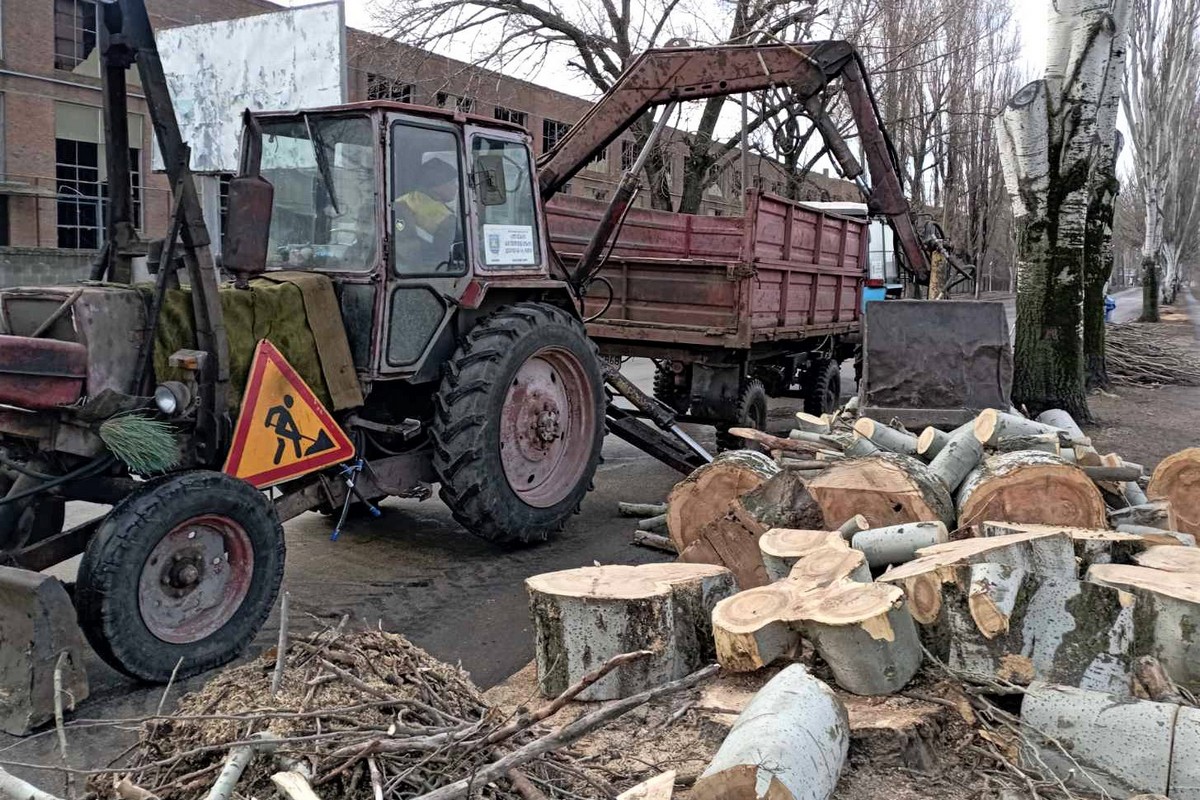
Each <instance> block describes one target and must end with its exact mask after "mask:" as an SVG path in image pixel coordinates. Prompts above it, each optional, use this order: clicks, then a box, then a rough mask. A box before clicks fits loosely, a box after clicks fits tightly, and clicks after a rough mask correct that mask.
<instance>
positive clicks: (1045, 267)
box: [997, 0, 1130, 420]
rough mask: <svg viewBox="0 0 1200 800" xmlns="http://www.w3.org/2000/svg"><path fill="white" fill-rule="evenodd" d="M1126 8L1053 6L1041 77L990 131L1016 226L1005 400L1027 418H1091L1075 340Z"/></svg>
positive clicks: (1090, 2) (1079, 342)
mask: <svg viewBox="0 0 1200 800" xmlns="http://www.w3.org/2000/svg"><path fill="white" fill-rule="evenodd" d="M1129 2H1130V0H1108V2H1104V1H1103V0H1058V2H1056V3H1054V4H1053V5H1052V6H1051V7H1050V9H1049V12H1048V13H1049V26H1048V29H1049V42H1048V45H1049V46H1048V48H1047V63H1046V71H1045V75H1044V77H1043V78H1042V79H1041V80H1037V81H1034V82H1032V83H1030V84H1028V85H1027V86H1025V87H1024V88H1023V89H1021V90H1020V91H1019V92H1017V94H1016V95H1015V96H1014V97H1013V98H1012V100H1011V101H1010V102H1009V104H1008V107H1007V108H1006V109H1005V111H1004V113H1003V114H1002V115H1001V117H1000V118H999V119H998V121H997V126H998V132H999V137H1000V156H1001V161H1002V165H1003V168H1004V177H1005V184H1006V185H1007V188H1008V192H1009V196H1010V199H1011V200H1012V204H1013V209H1014V213H1015V215H1016V217H1017V218H1018V219H1019V224H1020V226H1021V230H1020V235H1019V240H1018V241H1019V253H1018V280H1017V338H1016V374H1015V376H1014V381H1013V400H1014V402H1016V403H1018V404H1024V405H1026V406H1028V408H1029V410H1030V411H1033V412H1035V413H1036V412H1040V411H1043V410H1045V409H1047V408H1062V409H1065V410H1066V411H1068V412H1070V413H1071V414H1072V415H1073V416H1074V417H1075V418H1076V419H1081V420H1083V419H1090V417H1091V414H1090V412H1089V410H1088V405H1087V394H1086V390H1085V369H1084V367H1085V357H1084V347H1083V335H1082V328H1083V304H1084V302H1083V301H1084V284H1085V274H1086V271H1087V269H1086V264H1085V255H1084V254H1085V249H1086V247H1085V245H1086V236H1087V228H1088V222H1087V220H1088V211H1089V208H1090V207H1091V197H1092V188H1093V181H1094V180H1095V179H1096V178H1095V175H1096V164H1097V162H1098V159H1100V158H1102V157H1103V155H1102V154H1103V152H1105V148H1102V147H1101V142H1107V141H1108V140H1111V139H1113V138H1114V137H1115V136H1116V130H1115V115H1112V116H1111V121H1112V124H1113V127H1112V129H1107V126H1108V124H1109V120H1110V116H1109V114H1108V110H1107V107H1106V102H1107V98H1108V97H1110V96H1111V95H1112V94H1113V92H1116V93H1117V96H1118V97H1119V95H1120V90H1119V87H1118V86H1116V85H1114V74H1113V73H1112V72H1111V71H1110V64H1111V62H1112V60H1113V56H1114V53H1119V52H1120V50H1121V49H1122V48H1123V44H1122V43H1123V40H1124V38H1125V37H1126V35H1127V27H1128V24H1129ZM1117 74H1119V73H1117ZM1105 147H1108V145H1107V144H1106V145H1105ZM1113 147H1115V145H1113Z"/></svg>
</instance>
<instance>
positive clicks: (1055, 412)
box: [1037, 408, 1087, 442]
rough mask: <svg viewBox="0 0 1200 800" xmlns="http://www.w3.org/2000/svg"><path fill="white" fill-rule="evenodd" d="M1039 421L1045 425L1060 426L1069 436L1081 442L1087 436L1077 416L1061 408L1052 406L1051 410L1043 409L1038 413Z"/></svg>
mask: <svg viewBox="0 0 1200 800" xmlns="http://www.w3.org/2000/svg"><path fill="white" fill-rule="evenodd" d="M1037 421H1038V422H1040V423H1042V424H1043V425H1049V426H1050V427H1051V428H1059V429H1060V430H1064V431H1066V432H1067V436H1069V437H1070V438H1071V439H1072V440H1074V441H1077V442H1081V441H1083V440H1084V439H1086V438H1087V436H1085V435H1084V433H1083V429H1082V428H1080V427H1079V425H1078V424H1076V422H1075V418H1074V417H1072V416H1071V415H1070V414H1069V413H1067V412H1066V411H1063V410H1062V409H1061V408H1052V409H1050V410H1049V411H1043V412H1042V413H1041V414H1038V416H1037Z"/></svg>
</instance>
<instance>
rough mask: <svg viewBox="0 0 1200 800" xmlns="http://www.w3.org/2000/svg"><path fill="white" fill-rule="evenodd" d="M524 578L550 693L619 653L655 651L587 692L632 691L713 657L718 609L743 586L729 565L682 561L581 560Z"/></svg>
mask: <svg viewBox="0 0 1200 800" xmlns="http://www.w3.org/2000/svg"><path fill="white" fill-rule="evenodd" d="M525 585H526V588H527V589H528V590H529V598H530V610H531V612H532V616H533V628H534V650H535V655H536V662H537V667H538V678H539V686H540V688H541V690H542V692H543V693H544V694H545V695H546V696H548V697H555V696H557V695H559V694H561V693H562V692H563V691H565V690H566V688H567V687H568V686H570V685H572V684H574V683H575V682H577V681H578V680H579V679H580V678H582V677H583V676H584V675H586V674H587V673H588V672H591V671H592V670H594V669H596V668H598V667H600V666H601V665H603V664H604V663H605V662H606V661H608V660H609V659H611V658H613V657H614V656H617V655H621V654H622V653H630V652H634V651H638V650H651V651H653V655H652V656H648V657H646V658H642V659H639V660H638V661H635V662H633V663H630V664H626V665H623V666H622V667H620V668H619V669H617V670H614V671H613V672H612V673H611V674H609V675H606V676H605V677H604V678H602V679H601V680H599V681H597V682H596V683H594V684H592V685H591V686H590V687H588V688H587V689H585V690H584V692H583V693H582V694H580V695H579V699H581V700H614V699H618V698H623V697H629V696H631V695H634V694H637V693H639V692H642V691H645V690H646V689H649V688H653V687H655V686H658V685H661V684H664V683H667V682H669V681H672V680H675V679H678V678H680V677H683V676H686V675H689V674H691V673H692V672H694V671H696V670H697V669H700V668H702V667H703V666H704V665H705V664H707V663H709V662H710V661H711V657H712V624H711V619H712V617H711V614H712V609H713V607H714V606H715V605H716V604H717V602H718V601H720V600H722V599H724V598H726V597H729V596H731V595H733V593H734V592H736V590H737V589H736V586H735V585H734V581H733V576H732V574H731V573H730V572H729V571H728V570H726V569H722V568H720V567H714V566H710V565H704V564H676V563H667V564H644V565H641V566H637V567H627V566H604V567H583V568H580V569H570V570H563V571H560V572H551V573H546V574H543V575H535V576H534V577H532V578H529V579H528V580H526V581H525Z"/></svg>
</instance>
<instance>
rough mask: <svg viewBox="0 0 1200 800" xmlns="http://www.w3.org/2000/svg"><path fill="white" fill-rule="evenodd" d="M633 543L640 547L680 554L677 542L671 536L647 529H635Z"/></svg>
mask: <svg viewBox="0 0 1200 800" xmlns="http://www.w3.org/2000/svg"><path fill="white" fill-rule="evenodd" d="M633 543H634V544H635V545H637V546H638V547H646V548H649V549H650V550H659V551H661V552H663V553H671V554H672V555H678V554H679V550H678V549H677V548H676V547H675V543H674V542H672V541H671V539H670V538H669V537H666V536H661V535H659V534H657V533H649V532H647V531H634V532H633Z"/></svg>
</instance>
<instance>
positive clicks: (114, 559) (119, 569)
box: [75, 471, 284, 683]
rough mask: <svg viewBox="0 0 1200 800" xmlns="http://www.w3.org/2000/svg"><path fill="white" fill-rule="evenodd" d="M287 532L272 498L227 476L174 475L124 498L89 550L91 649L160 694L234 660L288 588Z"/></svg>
mask: <svg viewBox="0 0 1200 800" xmlns="http://www.w3.org/2000/svg"><path fill="white" fill-rule="evenodd" d="M283 563H284V543H283V527H282V526H281V525H280V524H279V519H278V518H277V517H276V516H275V509H274V508H273V507H272V506H271V503H270V501H269V500H267V498H266V496H265V495H263V493H262V492H260V491H258V490H257V489H255V488H254V487H253V486H251V485H250V484H248V483H245V482H244V481H240V480H238V479H237V478H233V477H230V476H228V475H225V474H223V473H220V472H211V471H198V472H184V473H179V474H177V475H171V476H169V477H166V478H163V479H161V480H158V481H155V482H153V483H150V484H149V485H147V486H146V487H144V488H142V489H140V490H138V491H137V492H134V493H133V494H131V495H129V496H128V497H126V498H125V499H124V500H122V501H121V502H120V503H118V504H117V506H116V507H115V508H114V509H113V510H112V512H111V513H109V515H108V517H106V518H105V520H104V521H103V522H102V523H101V524H100V529H99V530H98V531H97V533H96V535H95V536H94V537H93V538H92V540H91V541H90V542H89V543H88V546H87V550H85V551H84V554H83V562H82V563H81V564H80V567H79V576H78V578H77V580H76V584H75V605H76V608H77V610H78V612H79V623H80V626H81V627H82V628H83V632H84V634H85V635H86V636H87V638H88V641H89V642H91V644H92V647H94V648H95V649H96V652H97V653H99V655H100V657H101V658H103V659H104V660H105V661H106V662H108V664H109V665H111V666H112V667H114V668H115V669H117V670H120V671H121V672H123V673H125V674H126V675H129V676H132V677H134V678H139V679H141V680H145V681H151V682H156V683H161V682H165V681H167V680H168V679H170V677H171V673H172V671H173V670H174V669H175V666H176V664H180V662H181V660H182V663H181V665H180V667H179V672H178V675H177V677H180V678H182V677H186V676H189V675H196V674H198V673H201V672H205V671H207V670H210V669H213V668H214V667H219V666H221V665H223V664H227V663H229V662H230V661H232V660H233V659H234V658H236V657H237V656H238V655H239V654H240V653H241V652H242V651H243V650H244V649H245V648H246V646H247V645H249V644H250V642H251V641H252V640H253V639H254V636H255V635H256V634H257V633H258V631H259V629H260V628H261V627H262V625H263V623H264V622H265V621H266V619H267V616H268V614H270V612H271V607H272V606H273V605H274V604H275V596H276V595H277V594H278V593H279V585H280V583H281V581H282V580H283Z"/></svg>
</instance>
